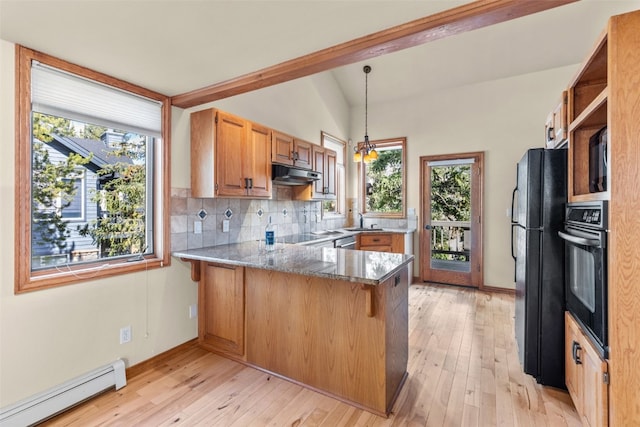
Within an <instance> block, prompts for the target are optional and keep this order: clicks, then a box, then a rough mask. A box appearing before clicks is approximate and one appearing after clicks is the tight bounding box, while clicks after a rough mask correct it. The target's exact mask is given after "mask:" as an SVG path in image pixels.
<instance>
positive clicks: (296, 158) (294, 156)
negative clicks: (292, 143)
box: [291, 151, 298, 160]
mask: <svg viewBox="0 0 640 427" xmlns="http://www.w3.org/2000/svg"><path fill="white" fill-rule="evenodd" d="M291 157H293V160H298V152H297V151H292V152H291Z"/></svg>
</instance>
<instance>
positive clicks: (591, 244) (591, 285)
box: [558, 201, 608, 358]
mask: <svg viewBox="0 0 640 427" xmlns="http://www.w3.org/2000/svg"><path fill="white" fill-rule="evenodd" d="M607 227H608V218H607V202H604V201H598V202H582V203H569V204H568V205H567V216H566V222H565V228H564V231H560V232H558V234H559V235H560V237H562V239H563V240H564V241H565V268H566V273H565V286H566V289H565V296H566V306H567V310H569V311H570V312H571V313H572V314H573V315H574V317H575V318H576V319H577V320H578V321H579V322H580V323H581V324H582V326H583V328H584V330H585V332H586V333H587V334H588V335H590V336H591V339H592V341H593V342H594V344H596V347H597V348H598V349H599V350H600V353H601V355H602V357H604V358H606V357H608V354H607V353H608V339H607Z"/></svg>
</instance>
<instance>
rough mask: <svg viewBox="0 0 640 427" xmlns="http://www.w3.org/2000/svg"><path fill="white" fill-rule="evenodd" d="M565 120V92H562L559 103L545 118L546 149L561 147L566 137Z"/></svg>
mask: <svg viewBox="0 0 640 427" xmlns="http://www.w3.org/2000/svg"><path fill="white" fill-rule="evenodd" d="M567 123H568V119H567V92H566V91H564V92H562V96H561V98H560V101H559V102H558V104H557V105H556V108H554V109H553V111H552V112H551V113H549V115H548V116H547V121H546V122H545V129H544V130H545V139H546V146H547V148H556V147H559V146H560V145H562V144H563V143H564V142H565V141H566V140H567V136H568V132H567V131H568V124H567Z"/></svg>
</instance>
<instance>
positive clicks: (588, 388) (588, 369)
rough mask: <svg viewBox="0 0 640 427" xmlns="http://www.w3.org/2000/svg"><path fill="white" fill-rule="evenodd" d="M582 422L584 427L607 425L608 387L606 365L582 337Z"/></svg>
mask: <svg viewBox="0 0 640 427" xmlns="http://www.w3.org/2000/svg"><path fill="white" fill-rule="evenodd" d="M580 358H581V360H582V365H581V366H582V372H583V375H582V402H583V404H582V421H583V423H584V425H585V426H589V427H601V426H607V425H609V412H608V407H609V401H608V395H609V393H608V385H607V384H606V383H605V381H604V374H605V372H607V363H606V362H605V361H603V360H602V359H600V355H599V354H598V352H596V350H595V349H594V348H593V347H592V346H591V343H590V342H589V341H588V340H587V338H586V337H584V340H583V343H582V353H581V355H580Z"/></svg>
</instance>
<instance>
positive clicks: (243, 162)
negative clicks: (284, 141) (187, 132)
mask: <svg viewBox="0 0 640 427" xmlns="http://www.w3.org/2000/svg"><path fill="white" fill-rule="evenodd" d="M270 152H271V130H270V129H269V128H267V127H264V126H262V125H259V124H257V123H253V122H251V121H249V120H246V119H243V118H241V117H238V116H234V115H232V114H229V113H225V112H223V111H220V110H217V109H213V108H212V109H208V110H202V111H197V112H194V113H192V114H191V194H192V196H193V197H251V198H260V197H270V196H271V160H270Z"/></svg>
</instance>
